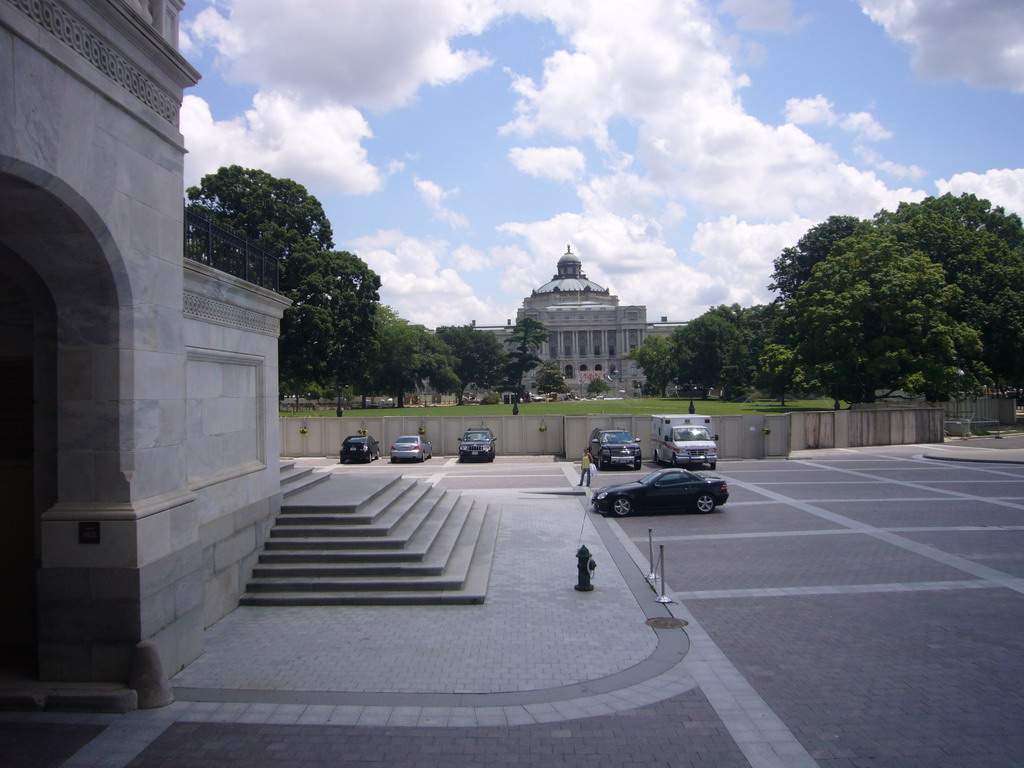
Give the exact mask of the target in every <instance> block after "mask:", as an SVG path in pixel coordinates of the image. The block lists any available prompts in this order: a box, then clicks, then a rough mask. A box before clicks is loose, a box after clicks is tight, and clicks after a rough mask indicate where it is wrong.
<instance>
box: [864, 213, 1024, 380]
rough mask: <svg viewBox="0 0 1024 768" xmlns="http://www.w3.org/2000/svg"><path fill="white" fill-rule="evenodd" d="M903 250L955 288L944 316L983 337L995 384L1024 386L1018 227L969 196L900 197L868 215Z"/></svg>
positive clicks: (1023, 248)
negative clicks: (891, 208) (927, 262)
mask: <svg viewBox="0 0 1024 768" xmlns="http://www.w3.org/2000/svg"><path fill="white" fill-rule="evenodd" d="M874 225H875V227H876V228H877V229H878V230H879V231H883V232H886V233H887V234H889V235H891V236H892V237H894V238H896V239H897V240H898V241H900V242H901V243H904V244H906V245H907V246H908V247H909V248H912V249H914V250H917V251H920V252H921V253H924V254H925V255H926V256H928V258H930V259H931V260H932V261H933V262H935V263H936V264H939V265H940V266H941V267H942V269H943V271H944V274H945V279H946V282H947V283H949V284H952V285H956V286H957V287H958V288H959V289H960V292H959V293H958V294H957V296H956V300H955V302H954V303H953V305H952V306H951V307H950V314H951V315H952V316H953V317H954V318H955V319H956V320H959V321H960V322H963V323H966V324H968V325H970V326H971V327H972V328H975V329H976V330H977V331H978V333H979V334H980V335H981V340H982V346H983V349H982V353H981V356H980V361H979V362H981V363H984V365H985V366H987V368H988V369H989V370H990V371H991V372H992V374H993V375H994V377H995V380H996V381H997V382H1001V383H1003V384H1004V385H1006V386H1014V387H1016V386H1020V385H1022V384H1024V356H1022V355H1021V354H1020V350H1021V349H1022V348H1024V226H1022V223H1021V219H1020V217H1019V216H1017V215H1015V214H1007V213H1006V212H1005V211H1004V210H1003V209H1002V208H1000V207H998V206H995V207H994V206H993V205H992V204H991V203H990V202H989V201H988V200H984V199H980V198H978V197H976V196H974V195H967V194H965V195H961V196H960V197H955V196H953V195H949V194H947V195H943V196H942V197H937V198H936V197H929V198H926V199H925V200H923V201H921V202H920V203H904V204H902V205H900V206H899V208H898V209H897V210H896V211H895V212H892V213H890V212H888V211H882V212H880V213H879V214H878V215H877V216H876V217H875V220H874Z"/></svg>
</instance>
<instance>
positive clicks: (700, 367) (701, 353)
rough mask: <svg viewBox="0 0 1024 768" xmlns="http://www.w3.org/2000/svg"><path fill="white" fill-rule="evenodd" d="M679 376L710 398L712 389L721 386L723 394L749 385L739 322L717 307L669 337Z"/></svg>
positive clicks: (676, 371)
mask: <svg viewBox="0 0 1024 768" xmlns="http://www.w3.org/2000/svg"><path fill="white" fill-rule="evenodd" d="M669 344H670V346H671V348H672V353H673V359H674V360H675V363H676V369H675V378H676V381H678V382H679V384H680V385H683V384H686V385H687V386H690V385H691V384H692V385H693V386H694V387H696V388H697V389H699V390H700V391H701V397H702V399H707V395H708V390H710V389H712V388H716V387H718V388H721V389H722V397H723V398H727V397H729V396H730V393H731V392H733V391H735V390H736V389H738V388H741V387H743V386H745V384H746V382H747V380H748V379H749V377H745V373H746V372H745V371H744V365H743V361H744V357H745V350H744V347H743V340H742V335H741V334H740V332H739V330H738V329H737V327H736V325H735V323H733V322H731V321H730V320H727V319H726V318H725V317H723V316H722V314H721V313H718V312H716V311H714V310H710V311H708V312H705V313H704V314H703V315H701V316H700V317H698V318H696V319H695V320H691V321H690V322H689V323H687V324H686V325H685V326H683V327H682V328H677V329H676V330H675V331H673V332H672V336H671V337H669Z"/></svg>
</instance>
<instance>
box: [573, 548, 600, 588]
mask: <svg viewBox="0 0 1024 768" xmlns="http://www.w3.org/2000/svg"><path fill="white" fill-rule="evenodd" d="M595 568H597V563H596V562H595V561H594V558H592V557H591V556H590V550H589V549H587V545H586V544H584V545H583V546H582V547H580V548H579V549H578V550H577V551H576V570H577V572H578V573H579V578H578V581H577V584H576V587H575V589H576V591H577V592H590V591H592V590H593V589H594V585H593V584H591V583H590V578H591V576H593V575H594V569H595Z"/></svg>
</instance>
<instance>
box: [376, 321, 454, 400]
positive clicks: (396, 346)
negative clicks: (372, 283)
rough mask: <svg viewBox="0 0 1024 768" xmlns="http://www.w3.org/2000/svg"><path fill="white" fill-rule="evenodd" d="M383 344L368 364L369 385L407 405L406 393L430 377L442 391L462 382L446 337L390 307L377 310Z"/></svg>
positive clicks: (381, 343)
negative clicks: (439, 335)
mask: <svg viewBox="0 0 1024 768" xmlns="http://www.w3.org/2000/svg"><path fill="white" fill-rule="evenodd" d="M377 325H378V339H379V348H378V349H377V351H376V353H375V354H374V355H373V358H372V360H371V361H370V364H369V366H368V367H367V379H366V381H365V386H366V387H367V388H368V389H369V390H370V392H371V393H373V394H380V395H388V396H389V397H393V398H394V399H395V404H396V405H397V406H398V407H399V408H401V407H404V406H405V396H406V395H407V394H410V393H412V392H417V391H419V390H420V388H421V387H422V385H423V382H425V381H429V382H430V383H431V385H432V386H433V387H434V389H436V390H437V391H438V392H454V391H456V389H457V388H458V386H459V379H458V377H457V376H456V375H455V372H454V365H455V362H456V361H455V358H454V357H453V356H452V353H451V350H450V349H449V348H448V345H447V344H445V343H444V341H443V340H442V339H440V338H438V337H437V336H436V335H434V334H432V333H430V332H428V331H427V330H426V328H424V327H423V326H421V325H412V324H411V323H409V322H408V321H406V320H403V319H402V318H400V317H399V316H398V314H397V313H396V312H395V311H394V310H393V309H391V308H390V307H380V308H379V309H378V310H377Z"/></svg>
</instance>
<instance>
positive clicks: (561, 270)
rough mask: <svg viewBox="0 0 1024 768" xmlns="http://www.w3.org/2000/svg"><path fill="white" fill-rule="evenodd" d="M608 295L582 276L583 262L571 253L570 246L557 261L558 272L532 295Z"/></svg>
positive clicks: (603, 289) (601, 287)
mask: <svg viewBox="0 0 1024 768" xmlns="http://www.w3.org/2000/svg"><path fill="white" fill-rule="evenodd" d="M581 291H584V292H587V293H608V289H607V288H605V287H604V286H601V285H598V284H597V283H595V282H594V281H593V280H588V279H587V276H586V275H585V274H583V262H581V261H580V257H579V256H577V255H576V254H575V253H573V252H572V246H568V245H567V246H566V247H565V253H564V254H562V258H560V259H559V260H558V272H557V273H556V274H555V275H553V276H552V277H551V280H549V281H548V282H546V283H544V285H542V286H541V287H540V288H537V289H536V290H535V291H534V292H533V293H534V295H536V294H538V293H566V292H568V293H579V292H581Z"/></svg>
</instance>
